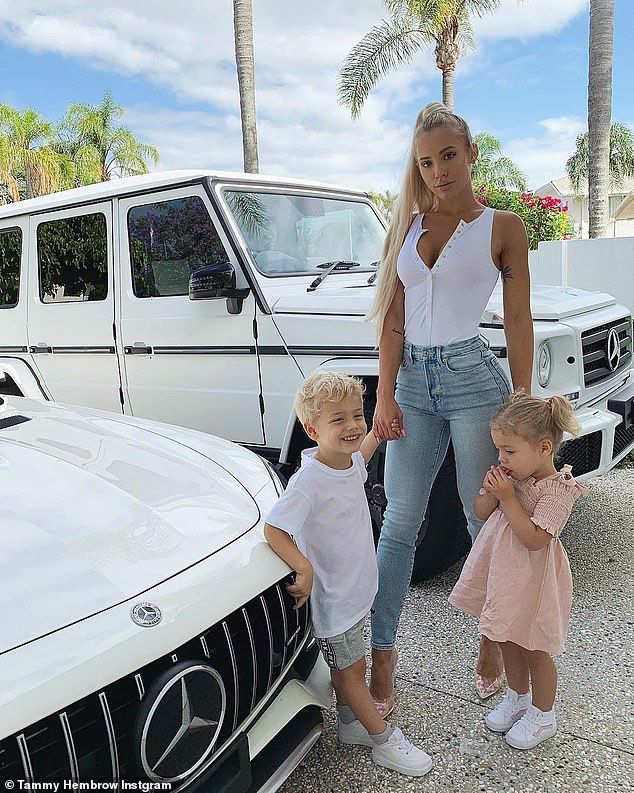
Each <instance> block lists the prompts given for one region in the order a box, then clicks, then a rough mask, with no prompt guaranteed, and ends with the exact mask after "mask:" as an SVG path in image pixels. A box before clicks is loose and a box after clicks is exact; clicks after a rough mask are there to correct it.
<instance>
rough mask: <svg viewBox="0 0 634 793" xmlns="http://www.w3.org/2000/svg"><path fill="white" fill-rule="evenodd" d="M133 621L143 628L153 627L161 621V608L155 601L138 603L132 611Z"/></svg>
mask: <svg viewBox="0 0 634 793" xmlns="http://www.w3.org/2000/svg"><path fill="white" fill-rule="evenodd" d="M130 616H131V617H132V622H135V623H136V624H137V625H140V626H141V627H142V628H151V627H152V626H153V625H158V624H159V622H160V621H161V609H160V608H159V607H158V606H155V605H154V603H137V604H136V606H133V607H132V609H131V611H130Z"/></svg>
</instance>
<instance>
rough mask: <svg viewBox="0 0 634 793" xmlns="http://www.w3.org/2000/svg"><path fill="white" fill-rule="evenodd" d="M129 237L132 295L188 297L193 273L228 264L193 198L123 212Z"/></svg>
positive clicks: (202, 207)
mask: <svg viewBox="0 0 634 793" xmlns="http://www.w3.org/2000/svg"><path fill="white" fill-rule="evenodd" d="M128 236H129V240H130V262H131V266H132V284H133V288H134V294H135V295H136V296H137V297H171V296H174V295H187V294H189V276H190V275H191V273H192V272H193V271H194V270H197V269H198V268H200V267H203V266H204V265H206V264H218V263H220V262H228V261H229V255H228V254H227V252H226V250H225V247H224V245H223V244H222V242H221V240H220V237H219V236H218V233H217V231H216V229H215V228H214V225H213V223H212V220H211V218H210V217H209V213H208V212H207V209H206V207H205V205H204V203H203V202H202V200H201V199H200V198H199V197H198V196H188V197H187V198H177V199H173V200H171V201H156V202H154V203H152V204H143V206H137V207H133V208H132V209H130V211H129V212H128Z"/></svg>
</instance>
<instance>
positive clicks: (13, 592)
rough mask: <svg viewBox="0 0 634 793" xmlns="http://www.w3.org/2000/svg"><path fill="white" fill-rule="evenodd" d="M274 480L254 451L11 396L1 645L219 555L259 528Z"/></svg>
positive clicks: (6, 413)
mask: <svg viewBox="0 0 634 793" xmlns="http://www.w3.org/2000/svg"><path fill="white" fill-rule="evenodd" d="M16 416H21V417H23V418H24V419H28V420H27V421H22V423H19V424H16V423H14V422H15V421H17V418H16ZM185 444H186V445H185ZM232 470H233V473H232ZM238 475H239V476H240V481H239V480H238V478H237V476H238ZM270 481H271V480H270V477H269V474H268V472H267V470H266V468H265V467H264V464H263V463H262V461H261V460H259V458H257V457H256V456H255V455H254V454H252V453H250V452H248V451H246V450H244V449H241V448H239V447H237V446H235V445H234V444H231V443H228V442H226V441H221V440H220V439H217V438H212V437H210V436H206V435H204V434H202V433H197V432H192V431H187V430H180V429H179V428H176V427H164V426H163V425H160V424H155V423H153V422H144V421H139V420H136V419H128V418H126V417H124V416H117V415H115V414H110V413H103V412H99V411H91V410H88V409H85V408H75V407H67V406H61V405H57V404H54V403H51V402H35V401H31V400H27V399H23V398H15V397H13V398H7V399H4V404H2V405H1V406H0V559H1V561H0V566H1V570H2V576H1V577H0V652H3V651H5V650H8V649H10V648H12V647H15V646H17V645H20V644H23V643H24V642H28V641H30V640H32V639H35V638H37V637H39V636H42V635H44V634H46V633H49V632H51V631H54V630H57V629H59V628H61V627H64V626H65V625H69V624H72V623H73V622H75V621H77V620H80V619H83V618H85V617H87V616H90V615H92V614H95V613H97V612H99V611H102V610H104V609H107V608H110V607H111V606H113V605H115V604H117V603H121V602H122V601H125V600H128V599H130V598H133V597H135V596H139V597H140V598H141V599H142V597H141V596H142V593H143V592H144V591H146V590H148V589H150V588H151V587H153V586H155V585H156V584H158V583H159V582H161V581H165V580H166V579H168V578H170V577H172V576H174V575H176V574H178V573H179V572H180V571H182V570H184V569H185V568H187V567H189V566H191V565H193V564H196V563H197V562H199V561H200V560H201V559H204V558H205V557H207V556H209V555H211V554H213V553H215V552H217V551H218V550H219V549H221V548H223V547H224V546H226V545H228V544H229V543H231V542H232V541H233V540H235V539H236V538H238V537H240V536H241V535H242V534H244V533H245V532H247V531H249V529H251V528H252V527H253V526H255V525H256V524H257V523H258V521H259V519H260V511H259V509H258V506H257V504H256V502H255V501H254V499H253V497H252V494H255V493H256V492H257V491H258V490H260V489H261V488H262V487H264V486H265V485H266V484H267V482H268V483H270Z"/></svg>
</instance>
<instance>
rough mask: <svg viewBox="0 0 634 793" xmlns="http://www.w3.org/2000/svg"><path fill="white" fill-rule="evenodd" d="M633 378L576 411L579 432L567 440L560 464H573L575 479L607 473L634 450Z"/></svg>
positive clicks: (559, 459) (560, 455)
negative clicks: (588, 405)
mask: <svg viewBox="0 0 634 793" xmlns="http://www.w3.org/2000/svg"><path fill="white" fill-rule="evenodd" d="M631 380H632V378H630V380H628V381H626V382H625V383H623V384H622V385H621V386H620V388H618V389H617V390H616V391H614V392H612V393H611V394H610V395H609V396H605V397H604V398H603V399H601V400H599V401H598V402H595V403H594V404H592V405H591V406H590V407H582V408H579V409H578V410H577V411H576V414H575V415H576V418H577V421H578V422H579V425H580V428H581V429H580V433H579V436H578V437H577V438H574V439H572V440H570V441H568V442H567V443H565V444H564V445H563V447H562V449H561V451H560V453H559V456H558V464H559V465H562V464H565V463H568V464H570V465H572V469H573V474H574V475H575V478H577V479H580V480H582V481H583V480H584V479H589V478H590V477H592V476H598V475H600V474H605V473H607V472H608V471H609V470H610V469H611V468H613V467H614V466H615V465H616V464H617V463H618V462H619V461H620V460H622V459H623V458H624V457H626V456H627V455H628V454H629V453H630V452H631V451H632V450H633V449H634V383H632V382H631Z"/></svg>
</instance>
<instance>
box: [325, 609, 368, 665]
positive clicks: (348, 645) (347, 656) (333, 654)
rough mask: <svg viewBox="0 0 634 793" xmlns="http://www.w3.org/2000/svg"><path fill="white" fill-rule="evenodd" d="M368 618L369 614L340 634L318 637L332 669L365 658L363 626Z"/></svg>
mask: <svg viewBox="0 0 634 793" xmlns="http://www.w3.org/2000/svg"><path fill="white" fill-rule="evenodd" d="M366 619H367V615H366V616H365V617H363V618H362V619H360V620H359V622H357V623H356V625H353V626H352V627H351V628H348V630H347V631H344V632H343V633H340V634H339V635H338V636H330V637H328V638H327V639H317V642H318V643H319V647H320V649H321V652H322V655H323V656H324V659H325V661H326V663H327V664H328V666H329V667H330V668H331V669H345V668H346V667H347V666H352V664H355V663H356V662H357V661H358V660H359V659H360V658H363V656H364V655H365V641H364V639H363V626H364V625H365V621H366Z"/></svg>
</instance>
